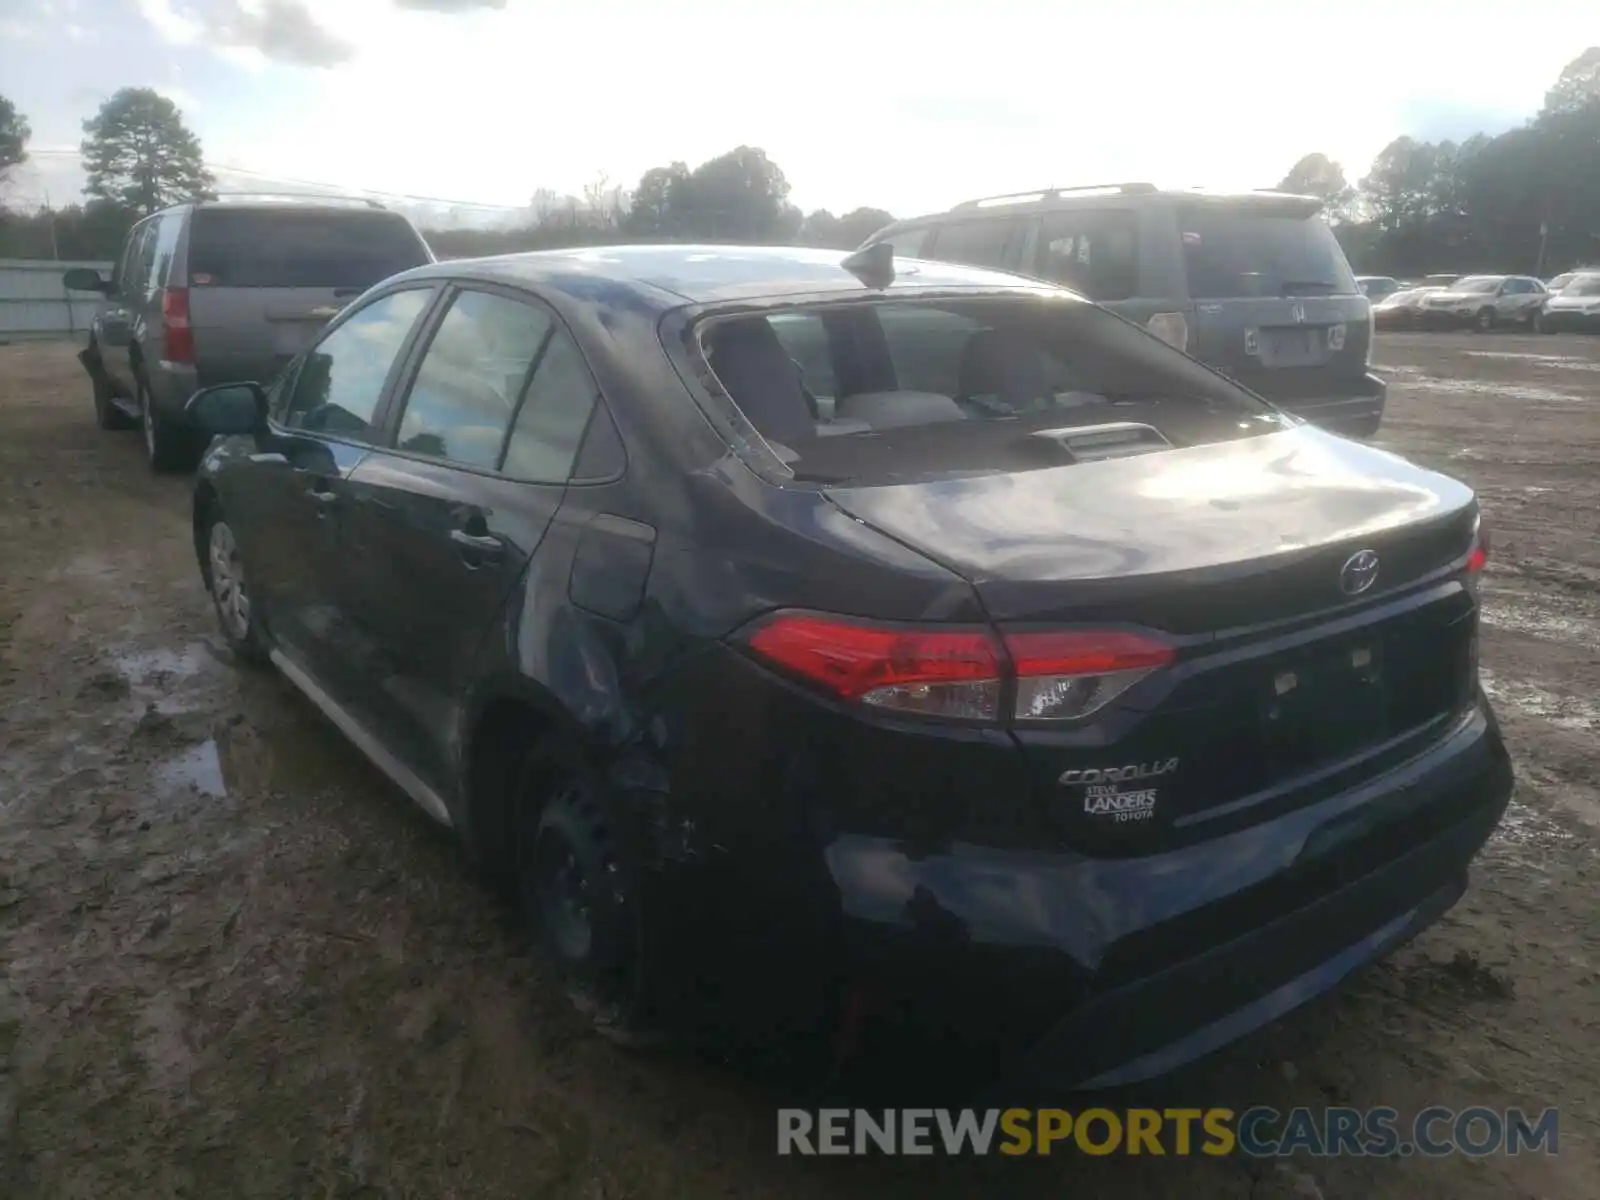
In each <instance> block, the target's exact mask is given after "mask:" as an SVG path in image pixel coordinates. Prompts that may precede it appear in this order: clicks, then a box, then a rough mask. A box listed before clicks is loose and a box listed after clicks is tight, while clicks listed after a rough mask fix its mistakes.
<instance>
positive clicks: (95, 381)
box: [89, 372, 137, 429]
mask: <svg viewBox="0 0 1600 1200" xmlns="http://www.w3.org/2000/svg"><path fill="white" fill-rule="evenodd" d="M89 385H90V387H91V388H92V389H93V391H94V423H95V424H96V425H97V426H98V427H99V428H101V429H132V428H133V427H134V426H135V425H136V424H137V422H136V421H134V420H133V418H131V417H130V416H128V414H127V413H125V412H123V411H122V410H121V409H120V408H118V407H117V406H116V404H115V403H113V401H112V398H111V385H110V384H109V383H108V382H107V381H106V377H105V375H104V374H102V373H100V372H95V373H92V374H91V375H90V376H89Z"/></svg>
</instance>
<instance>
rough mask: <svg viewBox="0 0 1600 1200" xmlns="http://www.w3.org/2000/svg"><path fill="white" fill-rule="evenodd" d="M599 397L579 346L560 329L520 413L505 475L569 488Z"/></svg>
mask: <svg viewBox="0 0 1600 1200" xmlns="http://www.w3.org/2000/svg"><path fill="white" fill-rule="evenodd" d="M599 396H600V387H599V385H598V384H596V383H595V381H594V376H593V375H591V374H590V373H589V367H588V364H586V363H585V362H584V361H583V353H582V351H580V350H579V349H578V343H577V342H575V341H573V340H572V335H571V334H569V333H568V332H567V331H566V330H565V329H562V328H561V327H560V326H559V325H558V326H556V328H555V329H554V330H553V331H552V332H551V334H550V339H549V342H548V344H547V345H546V346H545V348H544V353H543V354H541V355H540V356H539V361H538V363H537V364H535V366H534V368H533V378H532V379H531V380H529V381H528V390H527V392H526V393H525V394H524V395H523V397H522V407H521V408H520V409H518V410H517V416H516V421H515V423H514V424H513V426H512V429H511V437H510V439H509V440H508V441H507V443H506V455H505V465H504V467H503V468H502V469H503V470H504V471H505V473H506V474H507V475H511V476H514V477H515V478H517V479H524V480H527V481H528V482H530V483H565V482H566V481H567V480H568V479H569V478H570V477H571V475H572V463H573V460H574V459H576V458H577V456H578V446H579V443H581V442H582V441H583V431H584V429H585V428H586V427H587V426H588V424H589V415H590V414H591V413H592V412H593V411H594V407H595V404H596V403H597V401H598V399H599Z"/></svg>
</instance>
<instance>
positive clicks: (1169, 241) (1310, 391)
mask: <svg viewBox="0 0 1600 1200" xmlns="http://www.w3.org/2000/svg"><path fill="white" fill-rule="evenodd" d="M879 242H889V243H891V244H892V245H893V246H894V253H895V256H896V257H901V256H906V257H913V258H929V259H942V260H944V261H946V262H956V263H966V264H969V265H972V266H980V267H991V268H996V269H999V270H1005V271H1013V272H1016V273H1017V274H1021V275H1028V276H1032V277H1034V278H1039V279H1044V280H1049V281H1051V282H1053V283H1058V284H1061V285H1062V286H1064V287H1068V288H1071V289H1072V290H1073V291H1076V292H1079V293H1080V294H1082V295H1084V296H1087V297H1088V298H1089V299H1091V300H1094V301H1097V302H1098V303H1100V304H1102V305H1104V306H1105V307H1106V308H1109V309H1111V310H1112V311H1114V312H1117V313H1119V314H1121V315H1122V316H1124V317H1126V318H1127V319H1129V320H1131V321H1135V322H1137V323H1139V324H1141V325H1144V326H1146V327H1147V328H1148V329H1149V330H1150V331H1151V332H1152V333H1155V334H1156V335H1157V336H1159V337H1162V338H1164V339H1166V340H1167V341H1169V342H1171V343H1172V344H1173V345H1176V346H1177V347H1179V348H1180V349H1182V350H1186V351H1187V352H1188V353H1189V354H1191V355H1193V356H1194V357H1195V358H1197V359H1199V360H1201V361H1202V362H1204V363H1207V364H1208V365H1210V366H1211V367H1213V368H1214V369H1216V370H1218V371H1221V372H1222V373H1223V374H1224V375H1227V376H1229V377H1231V378H1232V379H1234V380H1236V381H1237V382H1239V383H1241V384H1243V385H1244V386H1245V387H1247V388H1249V389H1251V390H1252V391H1254V392H1255V393H1257V394H1258V395H1260V396H1262V397H1264V398H1265V399H1267V400H1269V401H1271V402H1272V403H1274V404H1276V405H1277V406H1278V407H1279V408H1282V409H1284V410H1286V411H1288V412H1291V413H1294V414H1297V415H1298V416H1301V417H1303V418H1304V419H1306V420H1308V421H1312V422H1314V423H1316V424H1319V425H1324V426H1327V427H1329V428H1332V429H1334V430H1336V431H1338V432H1341V433H1348V434H1353V435H1355V436H1358V437H1368V436H1371V435H1372V434H1374V433H1376V432H1377V430H1378V425H1379V423H1380V422H1381V420H1382V418H1383V408H1384V400H1385V396H1386V388H1385V386H1384V383H1383V381H1382V380H1381V379H1379V378H1378V377H1377V376H1376V375H1374V374H1373V373H1372V371H1371V365H1370V364H1371V354H1372V308H1371V304H1370V302H1369V301H1368V300H1367V298H1366V296H1364V295H1363V294H1362V292H1361V288H1360V286H1359V285H1358V284H1357V283H1356V280H1355V277H1354V275H1352V274H1351V271H1350V264H1349V263H1348V262H1347V261H1346V260H1345V256H1344V251H1343V250H1341V249H1340V247H1339V243H1338V241H1337V240H1336V239H1335V238H1334V236H1333V231H1332V229H1330V228H1329V226H1328V223H1327V221H1326V220H1325V219H1324V218H1323V216H1322V202H1321V201H1319V200H1316V199H1315V198H1312V197H1308V196H1294V195H1289V194H1286V193H1282V192H1244V193H1221V192H1204V191H1199V190H1194V191H1173V190H1162V189H1160V188H1157V187H1155V186H1154V185H1152V184H1148V183H1122V184H1112V185H1108V186H1097V187H1083V188H1050V189H1045V190H1042V191H1038V192H1028V193H1018V194H1013V195H1006V196H991V197H987V198H985V199H981V200H969V201H967V202H966V203H964V204H958V205H957V206H956V207H955V208H953V209H951V210H950V211H949V212H944V213H938V214H935V215H930V216H925V217H917V218H914V219H911V220H907V221H898V222H896V223H895V224H893V225H890V226H888V227H886V228H884V229H881V230H879V231H878V232H877V233H875V234H873V235H872V237H870V238H868V239H867V241H866V242H865V243H864V246H870V245H874V244H876V243H879Z"/></svg>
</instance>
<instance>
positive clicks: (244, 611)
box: [200, 504, 267, 664]
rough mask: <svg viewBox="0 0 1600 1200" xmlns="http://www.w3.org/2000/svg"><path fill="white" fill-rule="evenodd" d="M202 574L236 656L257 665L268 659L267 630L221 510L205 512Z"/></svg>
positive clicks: (223, 632) (224, 632) (218, 625)
mask: <svg viewBox="0 0 1600 1200" xmlns="http://www.w3.org/2000/svg"><path fill="white" fill-rule="evenodd" d="M200 547H201V554H202V556H203V557H202V566H201V577H202V578H203V579H204V580H205V585H206V591H207V592H208V593H209V594H210V596H211V604H212V606H213V607H214V608H215V609H216V612H217V627H218V628H219V629H220V630H221V632H222V637H223V639H224V640H225V641H226V642H227V643H228V648H229V649H231V650H232V651H233V653H234V655H235V657H237V658H239V659H240V660H242V661H243V662H246V663H251V664H259V663H264V662H266V661H267V636H266V629H265V627H264V626H263V625H262V622H261V613H260V610H259V609H258V608H257V607H256V605H255V603H254V597H253V595H252V594H251V589H250V583H249V579H248V578H247V576H246V574H245V569H244V561H243V559H242V558H241V557H240V556H239V542H238V539H237V538H236V537H235V536H234V533H233V527H232V526H230V525H229V524H228V522H227V519H226V517H225V516H224V515H223V512H222V509H221V508H220V507H218V506H217V505H215V504H213V505H212V506H211V507H210V508H209V509H207V511H206V515H205V520H204V523H203V525H202V526H201V531H200Z"/></svg>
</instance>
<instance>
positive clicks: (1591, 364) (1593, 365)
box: [1466, 350, 1600, 371]
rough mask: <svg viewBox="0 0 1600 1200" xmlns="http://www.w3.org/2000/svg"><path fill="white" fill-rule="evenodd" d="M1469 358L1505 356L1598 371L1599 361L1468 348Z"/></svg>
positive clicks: (1528, 352) (1599, 367) (1573, 369)
mask: <svg viewBox="0 0 1600 1200" xmlns="http://www.w3.org/2000/svg"><path fill="white" fill-rule="evenodd" d="M1466 354H1467V356H1468V357H1469V358H1506V359H1513V360H1516V361H1519V362H1534V363H1542V364H1544V365H1546V366H1551V367H1561V368H1563V369H1565V370H1569V371H1600V362H1595V361H1593V360H1592V359H1587V358H1570V357H1568V356H1567V355H1564V354H1534V353H1532V352H1531V351H1526V350H1468V351H1466Z"/></svg>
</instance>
